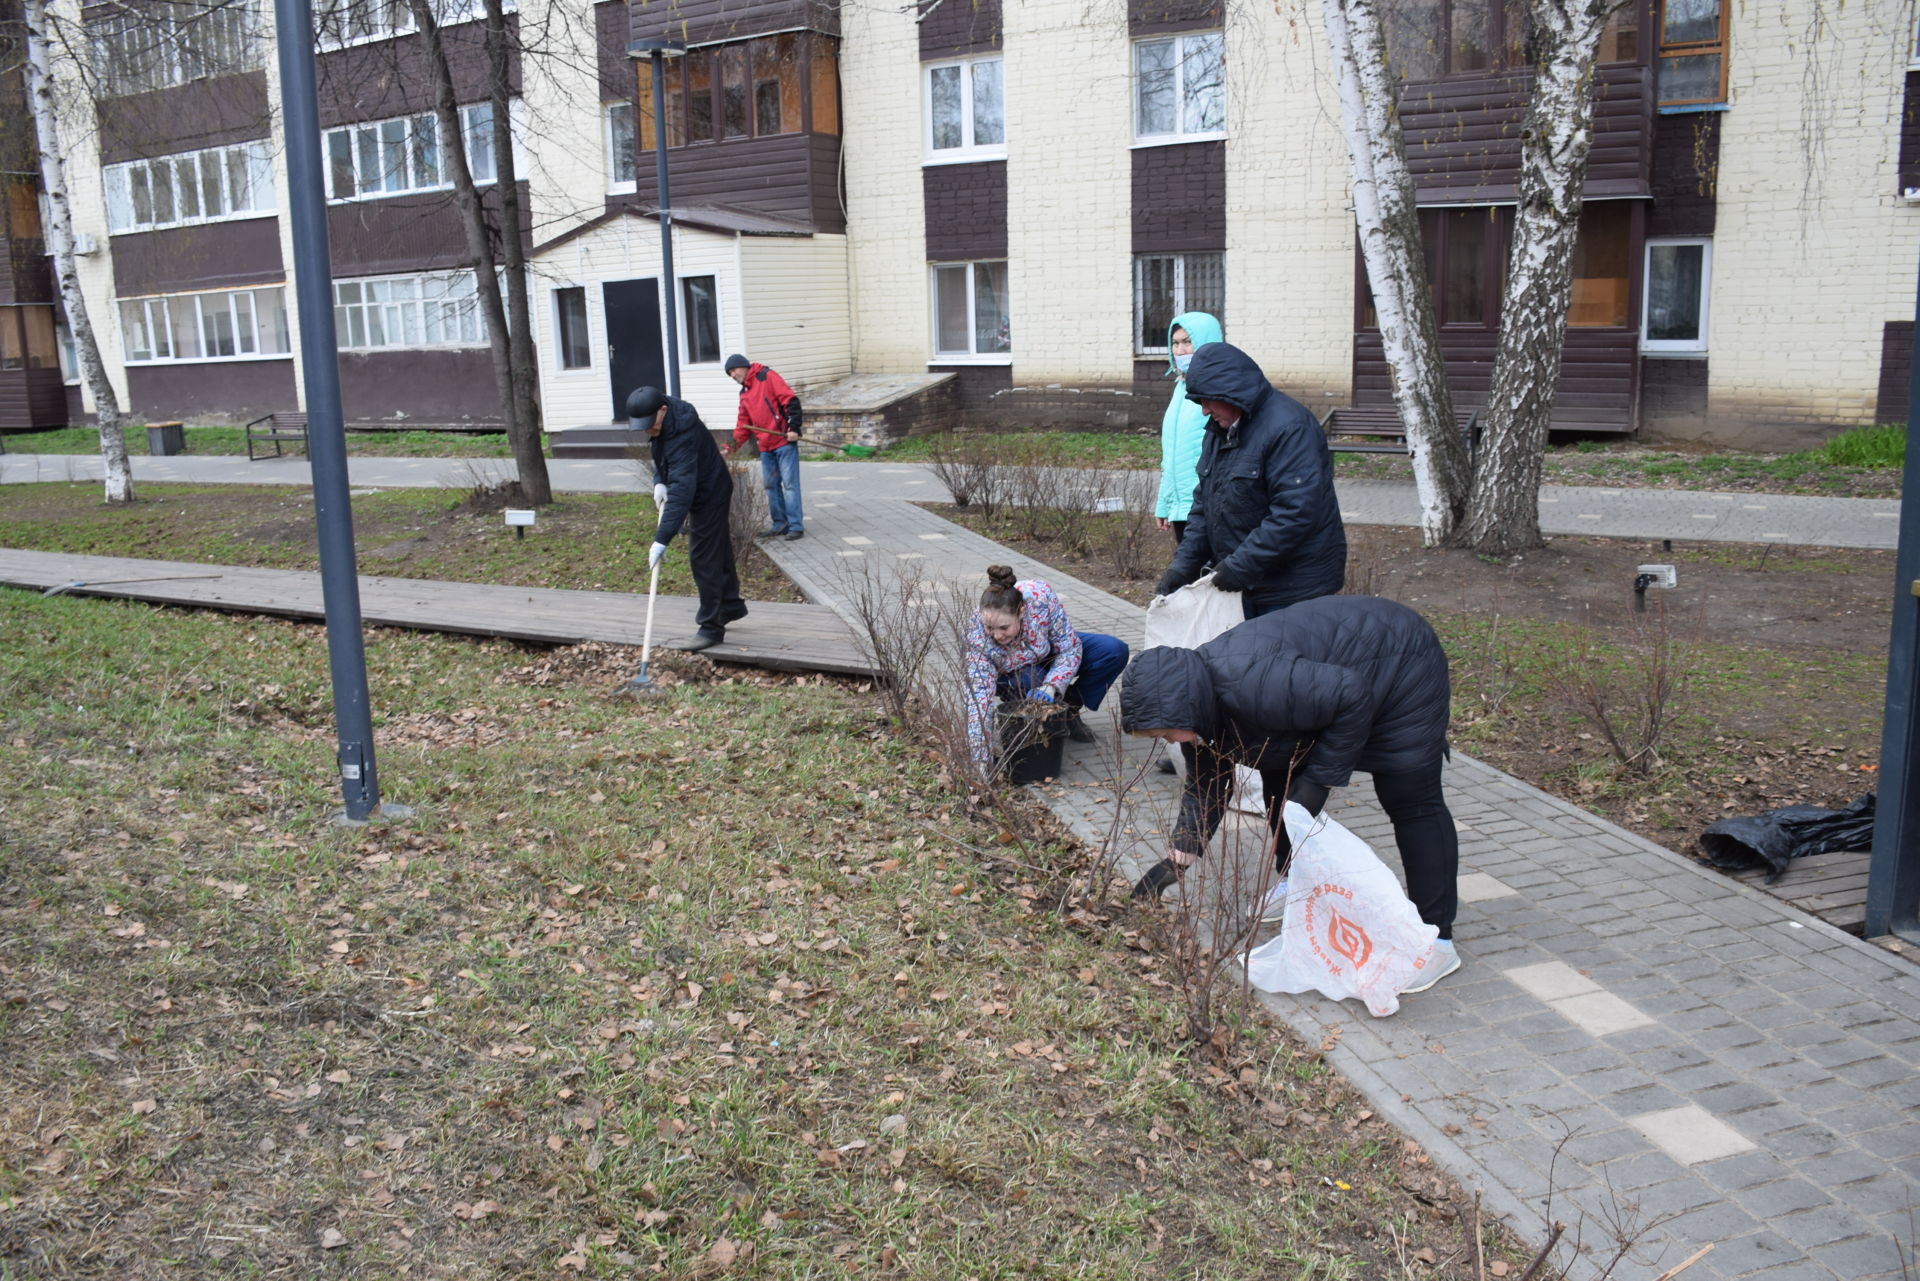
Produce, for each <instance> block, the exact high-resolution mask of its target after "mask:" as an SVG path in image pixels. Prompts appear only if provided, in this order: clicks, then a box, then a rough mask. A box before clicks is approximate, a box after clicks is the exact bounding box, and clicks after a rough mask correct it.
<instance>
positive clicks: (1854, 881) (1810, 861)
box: [1731, 850, 1868, 934]
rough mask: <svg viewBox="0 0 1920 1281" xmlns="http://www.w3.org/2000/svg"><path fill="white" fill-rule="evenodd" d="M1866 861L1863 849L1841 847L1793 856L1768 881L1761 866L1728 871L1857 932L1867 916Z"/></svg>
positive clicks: (1852, 931) (1818, 915)
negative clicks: (1782, 870)
mask: <svg viewBox="0 0 1920 1281" xmlns="http://www.w3.org/2000/svg"><path fill="white" fill-rule="evenodd" d="M1867 863H1868V857H1867V854H1866V852H1865V851H1862V850H1842V851H1838V852H1835V853H1831V854H1816V855H1814V856H1813V857H1812V858H1797V859H1795V860H1794V861H1793V863H1792V865H1791V866H1789V867H1788V868H1787V874H1786V875H1785V876H1783V877H1781V878H1780V879H1779V880H1778V881H1776V882H1774V883H1773V884H1772V885H1768V884H1767V883H1766V879H1767V878H1766V872H1765V870H1764V869H1761V868H1755V869H1752V870H1749V871H1743V872H1734V873H1732V874H1731V875H1733V876H1734V877H1735V878H1736V879H1738V880H1742V881H1745V882H1746V883H1747V884H1749V885H1751V886H1753V887H1754V888H1755V889H1757V890H1759V891H1761V892H1762V893H1765V894H1771V895H1773V897H1775V898H1777V899H1782V900H1784V901H1785V902H1788V903H1791V904H1793V905H1794V906H1795V907H1797V908H1799V909H1800V910H1801V911H1803V912H1806V913H1807V914H1809V915H1811V916H1817V917H1819V918H1820V919H1821V920H1823V921H1825V922H1826V923H1827V924H1829V925H1832V926H1835V927H1837V928H1839V929H1843V930H1845V931H1847V933H1849V934H1859V933H1861V932H1862V931H1863V930H1864V928H1865V926H1866V920H1867Z"/></svg>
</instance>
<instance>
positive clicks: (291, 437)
mask: <svg viewBox="0 0 1920 1281" xmlns="http://www.w3.org/2000/svg"><path fill="white" fill-rule="evenodd" d="M262 423H264V424H266V425H265V426H264V427H263V426H261V424H262ZM293 441H298V442H299V444H300V448H301V449H302V450H304V449H306V447H307V416H306V415H305V414H268V415H267V416H266V417H265V418H256V419H254V420H253V421H252V422H250V423H248V424H247V461H248V462H250V463H257V462H259V461H260V460H261V459H262V458H278V457H280V454H281V451H282V450H283V449H284V447H285V446H286V445H287V444H288V443H290V442H293ZM256 443H257V444H260V445H272V446H273V452H272V453H271V454H267V453H259V454H256V453H255V452H254V446H255V444H256Z"/></svg>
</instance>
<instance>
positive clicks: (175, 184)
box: [102, 140, 274, 232]
mask: <svg viewBox="0 0 1920 1281" xmlns="http://www.w3.org/2000/svg"><path fill="white" fill-rule="evenodd" d="M269 145H270V144H268V143H267V142H265V141H264V140H263V141H260V142H243V143H241V144H239V145H238V146H234V147H215V148H213V149H212V150H209V151H189V152H187V153H185V154H184V155H178V156H161V157H159V158H158V159H154V160H134V161H130V162H128V163H125V164H117V165H108V166H106V168H105V169H104V170H103V173H102V177H103V181H104V183H105V186H106V193H107V229H108V230H109V231H113V232H125V231H149V230H152V229H154V228H156V227H177V226H182V225H184V224H187V223H197V222H220V221H223V220H225V219H228V218H252V217H255V216H258V215H260V214H268V213H272V212H273V209H274V200H273V160H272V157H271V156H270V155H269V153H268V150H267V148H268V146H269Z"/></svg>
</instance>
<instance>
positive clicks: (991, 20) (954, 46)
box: [920, 0, 1001, 62]
mask: <svg viewBox="0 0 1920 1281" xmlns="http://www.w3.org/2000/svg"><path fill="white" fill-rule="evenodd" d="M923 11H925V10H924V3H923ZM1000 32H1001V22H1000V0H940V4H939V7H937V8H935V9H933V10H931V11H926V17H924V18H922V19H921V20H920V59H921V61H923V62H932V61H934V60H936V59H939V58H959V57H964V56H966V55H967V54H974V53H989V52H992V51H993V50H995V49H998V48H999V47H1000Z"/></svg>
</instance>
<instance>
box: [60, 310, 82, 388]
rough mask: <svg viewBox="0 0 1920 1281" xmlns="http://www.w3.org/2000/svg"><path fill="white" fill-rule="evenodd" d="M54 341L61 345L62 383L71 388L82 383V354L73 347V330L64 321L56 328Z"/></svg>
mask: <svg viewBox="0 0 1920 1281" xmlns="http://www.w3.org/2000/svg"><path fill="white" fill-rule="evenodd" d="M54 339H55V341H57V342H58V343H59V344H60V381H62V382H64V383H67V384H68V385H69V386H71V385H73V384H76V383H78V382H79V381H80V353H79V352H78V351H76V350H75V349H74V346H73V330H72V329H71V328H69V327H68V325H67V322H66V321H64V320H62V321H59V322H57V323H56V325H55V327H54Z"/></svg>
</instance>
